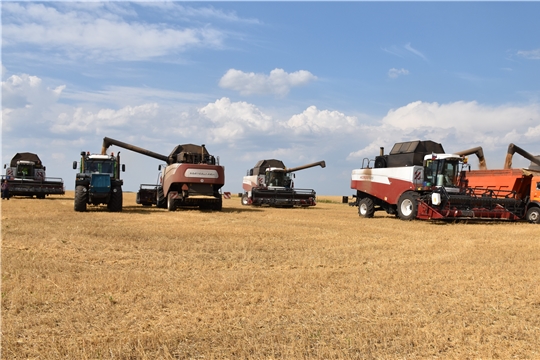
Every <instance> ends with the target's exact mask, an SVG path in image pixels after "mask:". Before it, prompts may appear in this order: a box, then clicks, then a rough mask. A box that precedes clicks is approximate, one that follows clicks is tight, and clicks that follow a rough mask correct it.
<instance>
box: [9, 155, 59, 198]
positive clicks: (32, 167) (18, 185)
mask: <svg viewBox="0 0 540 360" xmlns="http://www.w3.org/2000/svg"><path fill="white" fill-rule="evenodd" d="M4 169H6V175H5V176H2V182H3V181H4V180H7V182H8V184H9V194H10V196H28V197H33V196H35V197H36V198H38V199H45V197H46V196H48V195H64V194H65V189H64V181H63V180H62V179H61V178H48V177H46V176H45V170H46V168H45V166H43V164H42V162H41V160H40V158H39V156H37V155H36V154H34V153H29V152H24V153H17V154H15V156H14V157H13V158H12V159H11V163H10V164H9V167H7V164H4Z"/></svg>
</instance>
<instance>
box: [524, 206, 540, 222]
mask: <svg viewBox="0 0 540 360" xmlns="http://www.w3.org/2000/svg"><path fill="white" fill-rule="evenodd" d="M525 218H526V219H527V221H528V222H530V223H531V224H540V207H537V206H533V207H532V208H530V209H529V210H527V215H525Z"/></svg>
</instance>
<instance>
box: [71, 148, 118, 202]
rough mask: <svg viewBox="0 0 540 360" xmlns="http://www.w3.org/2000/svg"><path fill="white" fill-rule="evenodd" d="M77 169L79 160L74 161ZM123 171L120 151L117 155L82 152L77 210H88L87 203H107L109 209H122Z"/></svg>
mask: <svg viewBox="0 0 540 360" xmlns="http://www.w3.org/2000/svg"><path fill="white" fill-rule="evenodd" d="M73 169H74V170H75V169H77V161H74V162H73ZM120 169H121V171H126V167H125V165H124V164H122V165H121V166H120V153H119V152H118V153H117V154H116V156H114V154H111V155H102V154H90V153H89V152H84V151H83V152H81V160H80V163H79V173H78V174H77V176H76V178H75V201H74V209H75V211H86V206H87V204H92V205H99V204H106V205H107V208H108V210H109V211H112V212H119V211H122V185H123V184H124V183H123V180H121V179H120Z"/></svg>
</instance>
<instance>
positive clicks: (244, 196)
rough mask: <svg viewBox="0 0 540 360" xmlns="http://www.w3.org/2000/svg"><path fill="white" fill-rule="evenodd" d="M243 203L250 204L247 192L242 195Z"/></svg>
mask: <svg viewBox="0 0 540 360" xmlns="http://www.w3.org/2000/svg"><path fill="white" fill-rule="evenodd" d="M242 205H249V197H248V194H247V193H245V194H244V195H242Z"/></svg>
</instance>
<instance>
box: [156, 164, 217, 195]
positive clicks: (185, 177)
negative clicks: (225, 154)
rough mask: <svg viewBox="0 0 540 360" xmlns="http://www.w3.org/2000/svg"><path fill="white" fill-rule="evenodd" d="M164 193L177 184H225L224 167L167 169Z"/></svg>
mask: <svg viewBox="0 0 540 360" xmlns="http://www.w3.org/2000/svg"><path fill="white" fill-rule="evenodd" d="M162 181H163V193H164V194H167V193H168V192H169V188H170V187H171V185H172V184H175V183H185V184H192V183H197V184H210V185H220V186H219V187H221V186H223V185H224V184H225V171H224V168H223V166H219V165H205V164H187V163H180V164H172V165H169V166H167V167H166V168H165V175H164V176H163V179H162Z"/></svg>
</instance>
